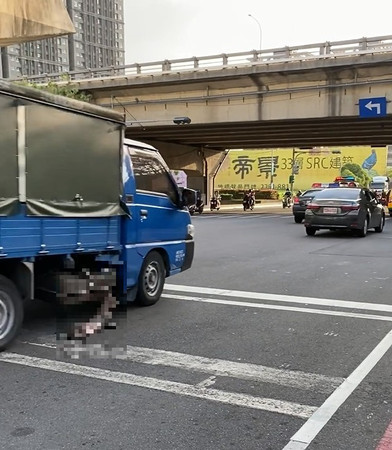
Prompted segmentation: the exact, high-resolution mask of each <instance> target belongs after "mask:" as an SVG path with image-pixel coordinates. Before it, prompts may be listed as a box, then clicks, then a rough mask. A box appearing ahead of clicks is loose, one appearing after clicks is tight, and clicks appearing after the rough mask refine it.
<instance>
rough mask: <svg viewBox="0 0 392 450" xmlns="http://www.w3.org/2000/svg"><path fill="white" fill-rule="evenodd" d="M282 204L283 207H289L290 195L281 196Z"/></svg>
mask: <svg viewBox="0 0 392 450" xmlns="http://www.w3.org/2000/svg"><path fill="white" fill-rule="evenodd" d="M282 206H283V208H290V207H291V197H287V196H284V197H283V198H282Z"/></svg>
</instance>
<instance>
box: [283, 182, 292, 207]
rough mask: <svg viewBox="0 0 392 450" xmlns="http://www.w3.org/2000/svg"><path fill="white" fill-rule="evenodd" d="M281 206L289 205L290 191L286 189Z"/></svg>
mask: <svg viewBox="0 0 392 450" xmlns="http://www.w3.org/2000/svg"><path fill="white" fill-rule="evenodd" d="M283 204H284V206H290V205H291V191H290V189H289V188H288V187H287V188H286V191H285V193H284V194H283Z"/></svg>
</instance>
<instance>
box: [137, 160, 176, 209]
mask: <svg viewBox="0 0 392 450" xmlns="http://www.w3.org/2000/svg"><path fill="white" fill-rule="evenodd" d="M132 165H133V172H134V175H135V183H136V189H138V190H142V191H150V192H157V193H160V194H165V195H167V196H168V197H169V198H170V200H171V201H172V202H173V203H175V204H177V203H178V192H177V189H176V186H175V185H174V183H173V181H172V179H171V178H170V176H169V174H168V172H167V170H166V168H165V167H164V165H163V164H162V163H161V162H160V161H159V160H158V159H156V158H154V157H152V156H151V157H150V156H148V155H140V154H137V155H132Z"/></svg>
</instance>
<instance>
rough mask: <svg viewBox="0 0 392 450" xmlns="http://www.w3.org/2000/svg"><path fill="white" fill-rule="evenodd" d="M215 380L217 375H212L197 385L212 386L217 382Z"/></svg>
mask: <svg viewBox="0 0 392 450" xmlns="http://www.w3.org/2000/svg"><path fill="white" fill-rule="evenodd" d="M215 381H216V377H214V376H212V377H208V378H207V379H205V380H203V381H201V382H200V383H197V385H196V386H197V387H199V388H200V387H204V388H205V387H210V386H212V385H213V384H215Z"/></svg>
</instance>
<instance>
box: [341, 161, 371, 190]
mask: <svg viewBox="0 0 392 450" xmlns="http://www.w3.org/2000/svg"><path fill="white" fill-rule="evenodd" d="M340 173H341V175H342V176H343V177H348V176H352V177H355V181H356V182H357V183H359V185H360V186H362V187H368V186H369V183H370V181H371V178H370V176H369V175H368V173H367V172H366V171H365V170H363V169H362V167H361V166H360V165H359V164H356V163H347V164H344V165H343V166H342V168H341V169H340Z"/></svg>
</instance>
